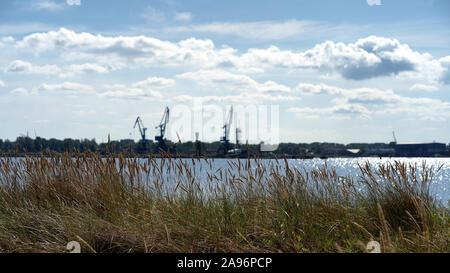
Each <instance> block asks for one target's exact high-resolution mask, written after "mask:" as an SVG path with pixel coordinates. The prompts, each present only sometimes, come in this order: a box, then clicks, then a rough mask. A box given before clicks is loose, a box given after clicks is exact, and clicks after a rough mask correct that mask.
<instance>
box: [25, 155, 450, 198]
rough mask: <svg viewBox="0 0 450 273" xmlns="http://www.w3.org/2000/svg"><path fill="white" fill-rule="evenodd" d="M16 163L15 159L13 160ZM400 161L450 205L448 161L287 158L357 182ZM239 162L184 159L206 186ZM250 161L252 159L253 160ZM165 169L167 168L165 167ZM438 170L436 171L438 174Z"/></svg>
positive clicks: (281, 164)
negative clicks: (428, 174)
mask: <svg viewBox="0 0 450 273" xmlns="http://www.w3.org/2000/svg"><path fill="white" fill-rule="evenodd" d="M16 160H17V159H16ZM160 160H161V159H156V163H157V164H159V162H160ZM394 160H395V161H399V162H401V163H407V164H413V165H417V167H418V169H419V170H420V167H421V166H422V164H423V162H425V164H426V166H427V167H428V168H430V167H431V168H432V169H433V170H434V171H435V174H434V177H433V180H432V183H431V185H430V190H431V193H432V194H433V196H434V197H435V198H436V200H438V201H440V202H441V203H442V204H444V205H447V206H449V205H450V158H382V159H380V158H376V157H367V158H329V159H319V158H315V159H287V162H288V164H289V167H290V168H291V169H292V168H297V169H299V170H300V171H311V170H318V169H320V168H322V167H324V166H326V167H327V168H328V169H335V170H336V172H337V174H338V175H339V176H345V177H352V178H354V179H358V177H360V176H361V171H360V168H359V166H358V163H359V164H361V165H362V164H365V163H366V162H368V163H369V164H370V165H371V166H372V167H373V169H374V170H377V169H378V167H379V166H380V165H382V164H386V163H389V162H394ZM139 161H140V162H142V163H144V162H145V161H147V159H140V160H139ZM237 161H238V159H218V158H216V159H209V160H208V162H206V161H205V160H203V159H202V160H200V161H197V160H195V161H194V163H193V161H192V160H191V159H183V162H185V164H187V165H188V166H189V167H190V168H191V169H192V170H193V171H194V176H195V177H196V179H197V180H199V181H201V184H203V185H206V184H207V183H208V181H209V180H208V177H209V176H208V175H211V174H217V173H218V172H219V171H221V170H222V171H225V170H231V172H236V175H237V168H230V163H231V165H233V163H235V164H237ZM246 161H247V160H246V159H240V162H241V164H245V163H246ZM252 161H253V160H252ZM258 162H259V163H260V164H263V165H266V166H269V165H270V164H275V163H276V162H275V159H260V160H258ZM275 165H278V166H279V167H280V169H281V170H282V169H283V168H284V167H285V162H284V160H283V159H281V160H280V159H279V160H278V162H277V163H276V164H275ZM166 166H167V165H166ZM251 169H256V164H251ZM438 169H439V171H437V170H438ZM165 178H166V179H167V181H169V182H170V181H175V179H172V175H170V174H168V175H166V177H165Z"/></svg>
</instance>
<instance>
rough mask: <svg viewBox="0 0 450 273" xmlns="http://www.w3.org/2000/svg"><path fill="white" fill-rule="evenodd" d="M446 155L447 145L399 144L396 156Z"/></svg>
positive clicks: (434, 143) (433, 143)
mask: <svg viewBox="0 0 450 273" xmlns="http://www.w3.org/2000/svg"><path fill="white" fill-rule="evenodd" d="M445 153H446V146H445V143H437V142H432V143H397V144H395V154H396V156H415V157H417V156H434V155H439V154H445Z"/></svg>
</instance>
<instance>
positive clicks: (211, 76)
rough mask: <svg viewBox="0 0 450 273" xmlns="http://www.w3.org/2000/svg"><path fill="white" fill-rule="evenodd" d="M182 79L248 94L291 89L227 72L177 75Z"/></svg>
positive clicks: (206, 71)
mask: <svg viewBox="0 0 450 273" xmlns="http://www.w3.org/2000/svg"><path fill="white" fill-rule="evenodd" d="M177 78H180V79H189V80H193V81H197V82H198V83H199V84H201V85H207V86H214V87H217V88H222V89H229V90H237V91H240V92H246V93H288V92H291V89H290V88H289V87H287V86H285V85H282V84H278V83H276V82H274V81H266V82H264V83H259V82H257V81H255V80H253V79H252V78H250V77H248V76H246V75H240V74H234V73H231V72H228V71H225V70H200V71H195V72H187V73H183V74H179V75H177Z"/></svg>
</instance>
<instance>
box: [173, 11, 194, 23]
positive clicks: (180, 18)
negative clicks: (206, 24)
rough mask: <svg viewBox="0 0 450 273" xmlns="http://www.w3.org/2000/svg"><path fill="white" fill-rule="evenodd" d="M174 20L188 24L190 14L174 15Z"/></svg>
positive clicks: (190, 17) (190, 18)
mask: <svg viewBox="0 0 450 273" xmlns="http://www.w3.org/2000/svg"><path fill="white" fill-rule="evenodd" d="M174 19H175V20H177V21H182V22H189V21H191V20H192V14H191V13H190V12H180V13H176V14H175V17H174Z"/></svg>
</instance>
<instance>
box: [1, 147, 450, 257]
mask: <svg viewBox="0 0 450 273" xmlns="http://www.w3.org/2000/svg"><path fill="white" fill-rule="evenodd" d="M117 158H118V161H119V163H118V166H119V167H118V168H117V167H116V163H115V162H114V160H113V159H112V158H107V159H102V158H101V157H100V156H99V155H97V154H88V153H85V154H80V155H78V156H77V157H76V158H75V159H73V158H72V157H71V156H69V155H68V154H64V155H51V156H48V157H44V156H41V157H26V158H23V159H20V160H18V161H17V160H16V161H13V160H11V159H10V158H3V159H0V252H65V251H67V250H66V249H65V247H66V245H67V243H68V242H69V241H73V240H77V241H81V242H82V251H83V252H93V251H95V252H364V251H365V247H364V246H365V245H366V244H367V242H369V241H370V240H377V241H379V242H380V243H381V247H382V251H383V252H449V251H450V246H449V245H450V244H449V214H448V212H449V209H448V208H447V207H444V206H442V205H441V204H439V203H437V202H436V201H435V200H434V199H433V197H432V196H431V194H430V192H429V186H430V183H431V181H432V179H433V175H434V173H435V172H436V171H437V170H431V169H428V168H426V167H425V164H424V165H423V166H411V165H406V164H402V163H400V162H393V163H392V164H387V165H382V166H380V167H379V168H377V169H373V167H371V166H370V165H369V164H365V165H362V166H360V169H361V175H360V177H359V178H358V179H356V180H352V179H350V178H345V177H339V176H338V175H337V174H336V172H335V171H334V170H329V169H324V168H323V169H317V170H313V171H309V172H306V171H303V170H298V169H295V168H289V166H288V168H286V169H284V168H283V167H282V164H281V162H278V161H274V162H273V163H272V164H271V165H270V166H263V165H262V164H259V163H260V161H259V160H258V159H252V160H251V161H233V162H231V161H230V162H229V164H228V167H227V168H225V169H222V170H220V171H219V172H216V173H213V172H210V173H211V174H210V176H209V177H208V179H207V180H208V181H203V182H204V183H205V182H206V183H207V184H208V187H207V188H206V189H204V188H203V189H202V188H201V187H199V182H200V181H197V180H196V178H195V174H194V169H193V168H192V167H190V165H189V164H187V163H183V161H181V160H179V159H173V158H170V157H169V158H166V159H164V160H163V161H162V162H161V163H159V164H158V162H159V161H157V160H155V159H152V158H149V159H148V161H145V162H143V161H139V160H138V159H137V158H124V157H123V156H121V155H118V156H117ZM199 161H204V162H205V163H207V164H205V165H204V166H207V165H209V164H213V163H212V161H210V160H208V159H206V158H204V159H193V160H192V162H191V164H199ZM287 163H288V162H287V161H285V162H284V164H287ZM210 166H212V165H210ZM254 167H256V168H254ZM252 168H253V169H252ZM208 170H209V168H207V169H203V171H208ZM197 171H198V170H197ZM142 174H152V175H153V178H151V179H150V178H145V176H143V175H142ZM168 174H170V175H171V176H170V178H168ZM233 174H234V175H233ZM168 180H169V181H168ZM377 181H378V182H377ZM169 182H170V183H171V184H172V185H175V189H172V190H169V191H167V190H164V189H165V187H164V185H166V184H167V183H169ZM362 185H364V186H365V188H366V190H365V191H359V190H358V189H359V188H360V186H362Z"/></svg>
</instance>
